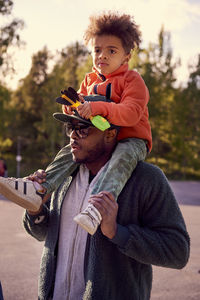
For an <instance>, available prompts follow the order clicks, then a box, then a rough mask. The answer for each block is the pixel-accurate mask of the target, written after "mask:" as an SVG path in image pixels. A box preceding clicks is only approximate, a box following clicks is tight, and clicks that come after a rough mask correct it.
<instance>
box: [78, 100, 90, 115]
mask: <svg viewBox="0 0 200 300" xmlns="http://www.w3.org/2000/svg"><path fill="white" fill-rule="evenodd" d="M77 111H78V113H79V115H80V116H81V117H82V118H84V119H89V118H90V117H91V115H92V110H91V105H90V102H87V101H85V102H84V103H83V104H80V105H79V106H78V107H77Z"/></svg>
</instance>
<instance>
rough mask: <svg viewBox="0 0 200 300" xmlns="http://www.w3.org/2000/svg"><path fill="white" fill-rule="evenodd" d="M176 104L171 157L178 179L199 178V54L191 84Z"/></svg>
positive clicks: (193, 69) (191, 73)
mask: <svg viewBox="0 0 200 300" xmlns="http://www.w3.org/2000/svg"><path fill="white" fill-rule="evenodd" d="M175 99H176V101H175V103H174V109H173V111H172V114H173V128H172V131H173V136H172V139H171V144H172V147H173V148H172V153H171V155H172V157H174V158H176V165H177V164H178V167H179V178H180V176H181V177H182V178H183V179H186V178H187V177H189V178H190V177H191V176H193V177H196V178H197V177H199V176H200V172H199V170H200V161H199V156H200V148H199V145H200V122H199V120H200V55H199V56H198V61H197V64H196V65H194V66H190V76H189V80H188V85H187V87H186V88H183V89H182V90H180V91H179V93H178V94H177V96H176V98H175Z"/></svg>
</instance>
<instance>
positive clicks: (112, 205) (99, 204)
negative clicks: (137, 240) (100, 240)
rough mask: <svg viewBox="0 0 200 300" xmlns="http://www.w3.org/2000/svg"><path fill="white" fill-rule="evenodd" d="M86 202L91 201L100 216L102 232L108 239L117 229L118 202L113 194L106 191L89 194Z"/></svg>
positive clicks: (112, 236)
mask: <svg viewBox="0 0 200 300" xmlns="http://www.w3.org/2000/svg"><path fill="white" fill-rule="evenodd" d="M88 202H89V203H92V204H93V205H94V206H95V207H96V208H97V209H98V211H99V212H100V214H101V216H102V221H101V231H102V233H103V234H104V235H105V236H107V237H108V238H109V239H112V238H114V236H115V234H116V230H117V222H116V218H117V212H118V204H117V202H116V201H115V198H114V197H113V195H112V194H111V193H109V192H107V191H102V192H100V193H99V194H97V195H91V196H90V198H89V200H88Z"/></svg>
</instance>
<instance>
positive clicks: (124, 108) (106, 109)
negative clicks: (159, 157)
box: [90, 73, 149, 127]
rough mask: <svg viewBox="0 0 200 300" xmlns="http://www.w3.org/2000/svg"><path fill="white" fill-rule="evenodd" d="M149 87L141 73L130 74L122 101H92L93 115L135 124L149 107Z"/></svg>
mask: <svg viewBox="0 0 200 300" xmlns="http://www.w3.org/2000/svg"><path fill="white" fill-rule="evenodd" d="M148 101H149V92H148V89H147V87H146V85H145V83H144V81H143V79H142V78H141V76H140V75H139V74H135V73H134V74H129V76H128V77H127V78H126V81H125V88H124V91H123V93H122V96H121V101H120V103H105V102H101V101H100V102H90V104H91V108H92V115H93V116H95V115H102V116H103V117H105V118H107V119H108V121H109V122H111V123H112V124H116V125H119V126H127V127H132V126H135V125H136V124H137V123H138V122H139V121H140V119H141V117H142V116H143V114H144V112H145V110H146V109H147V103H148Z"/></svg>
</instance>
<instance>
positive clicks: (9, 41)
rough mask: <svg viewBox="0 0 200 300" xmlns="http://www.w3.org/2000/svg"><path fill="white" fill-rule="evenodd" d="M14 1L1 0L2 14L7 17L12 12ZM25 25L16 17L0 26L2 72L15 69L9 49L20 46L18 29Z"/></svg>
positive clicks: (0, 9)
mask: <svg viewBox="0 0 200 300" xmlns="http://www.w3.org/2000/svg"><path fill="white" fill-rule="evenodd" d="M12 8H13V1H11V0H0V15H2V16H3V17H6V21H7V18H8V16H9V15H10V14H11V12H12ZM23 27H24V22H23V21H22V20H20V19H17V18H14V19H13V20H12V21H11V22H10V23H6V24H5V25H2V26H1V27H0V72H1V73H2V74H4V75H5V74H7V73H8V72H9V71H11V70H12V71H14V68H13V65H12V59H11V55H9V49H10V48H11V47H13V46H14V47H16V46H17V47H19V46H20V45H21V44H22V41H21V39H20V36H19V33H18V31H19V30H21V29H22V28H23Z"/></svg>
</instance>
